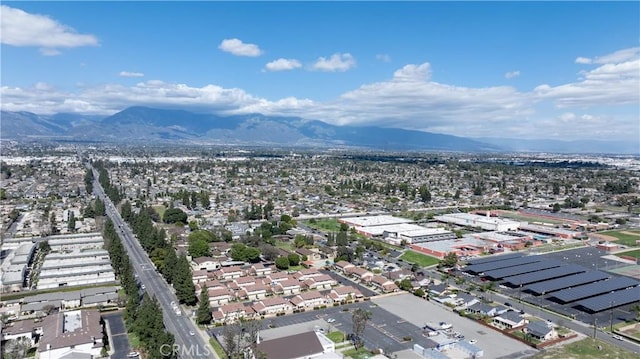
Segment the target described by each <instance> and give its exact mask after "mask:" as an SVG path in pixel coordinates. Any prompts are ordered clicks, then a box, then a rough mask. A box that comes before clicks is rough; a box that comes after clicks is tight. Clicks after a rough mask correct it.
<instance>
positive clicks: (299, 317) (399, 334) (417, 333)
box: [210, 301, 434, 353]
mask: <svg viewBox="0 0 640 359" xmlns="http://www.w3.org/2000/svg"><path fill="white" fill-rule="evenodd" d="M356 308H362V309H364V310H368V311H370V312H371V320H370V321H369V322H368V323H367V327H366V328H365V331H364V334H363V335H362V338H363V340H364V343H365V347H366V348H367V349H375V348H380V349H382V350H383V351H384V352H385V353H394V352H397V351H401V350H406V349H411V348H412V347H413V345H414V344H419V345H422V346H425V347H428V346H429V347H431V346H434V343H433V342H432V341H431V340H429V339H428V338H427V337H425V336H423V335H422V329H421V328H420V327H418V326H416V325H415V324H413V323H411V322H408V321H406V320H404V319H402V318H399V317H397V316H396V315H394V314H392V313H390V312H388V311H386V310H384V309H383V308H381V307H380V306H378V305H376V304H374V303H372V302H371V301H367V302H361V303H354V304H348V305H343V306H339V307H330V308H326V309H320V310H314V311H309V312H305V313H299V314H292V315H286V316H282V317H274V318H268V319H264V320H262V329H261V336H262V337H263V340H266V339H273V338H277V337H282V336H287V335H292V334H297V333H300V332H301V331H310V330H319V329H321V330H323V331H324V332H325V333H328V332H332V331H335V330H339V331H341V332H343V333H345V335H347V334H349V333H352V332H353V322H352V320H351V319H352V315H353V310H355V309H356ZM328 319H334V320H335V321H334V322H333V323H329V322H327V320H328ZM270 328H274V329H270ZM222 332H223V328H222V327H218V328H214V329H211V330H210V334H217V335H220V334H221V333H222ZM405 337H406V338H408V337H411V340H408V341H405V340H404V338H405Z"/></svg>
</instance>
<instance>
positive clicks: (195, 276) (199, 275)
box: [191, 269, 209, 284]
mask: <svg viewBox="0 0 640 359" xmlns="http://www.w3.org/2000/svg"><path fill="white" fill-rule="evenodd" d="M207 273H208V272H207V271H206V270H204V269H201V270H194V271H193V273H192V277H191V278H192V280H193V284H198V283H206V282H207V280H209V277H208V276H207Z"/></svg>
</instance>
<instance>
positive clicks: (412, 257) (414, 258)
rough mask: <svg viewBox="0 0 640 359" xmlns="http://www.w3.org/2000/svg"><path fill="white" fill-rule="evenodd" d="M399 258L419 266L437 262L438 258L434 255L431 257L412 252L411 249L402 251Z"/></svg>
mask: <svg viewBox="0 0 640 359" xmlns="http://www.w3.org/2000/svg"><path fill="white" fill-rule="evenodd" d="M400 259H402V260H404V261H407V262H409V263H416V264H417V265H419V266H420V267H428V266H431V265H434V264H438V263H439V262H440V260H439V259H438V258H435V257H431V256H428V255H425V254H422V253H418V252H414V251H412V250H408V251H406V252H404V253H403V254H402V255H401V256H400Z"/></svg>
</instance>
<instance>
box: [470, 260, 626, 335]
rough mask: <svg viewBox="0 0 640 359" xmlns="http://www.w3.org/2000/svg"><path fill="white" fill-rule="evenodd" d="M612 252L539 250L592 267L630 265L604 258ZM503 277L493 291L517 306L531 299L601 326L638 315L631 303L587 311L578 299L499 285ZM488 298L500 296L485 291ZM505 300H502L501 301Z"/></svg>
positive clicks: (611, 268)
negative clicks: (556, 298) (565, 300)
mask: <svg viewBox="0 0 640 359" xmlns="http://www.w3.org/2000/svg"><path fill="white" fill-rule="evenodd" d="M607 255H609V253H607V252H605V251H603V250H599V249H597V248H595V247H581V248H575V249H570V250H563V251H558V252H554V253H544V254H540V256H543V257H544V258H545V259H554V260H559V261H562V262H564V263H567V264H578V265H581V266H583V267H585V268H589V269H591V270H600V271H604V272H607V271H610V270H613V269H616V268H620V267H625V266H628V265H629V264H628V263H624V262H620V261H616V260H612V259H608V258H603V257H604V256H607ZM465 279H466V280H469V281H472V282H474V283H476V284H477V285H479V286H481V285H483V284H486V283H487V282H483V281H481V280H480V278H478V277H468V276H465ZM499 284H500V281H498V282H496V285H495V287H494V289H493V290H494V291H498V292H500V293H501V294H503V295H506V296H509V297H511V298H512V299H511V300H508V301H509V303H511V304H513V306H514V307H515V308H517V309H524V308H523V306H522V305H521V304H519V301H520V300H522V301H523V302H527V303H530V304H532V305H535V306H537V307H541V308H545V309H549V310H551V311H554V312H556V313H561V314H564V315H566V316H568V317H573V318H575V319H577V320H579V321H581V322H583V323H587V324H593V323H594V321H595V322H597V323H599V326H601V327H602V326H610V325H611V324H612V323H613V324H614V325H615V324H617V323H620V322H624V321H630V320H633V319H634V318H635V313H634V312H632V311H631V306H632V305H631V304H629V305H625V306H621V307H617V308H613V310H611V311H610V310H605V311H602V312H599V313H594V314H591V313H586V312H583V311H581V310H578V309H576V308H573V307H572V306H573V305H575V303H569V304H559V303H556V302H554V301H551V300H548V299H547V298H548V297H550V296H551V295H550V294H547V295H541V296H535V295H533V294H530V293H527V292H526V291H521V289H520V288H508V287H504V286H500V285H499ZM485 296H487V298H488V299H493V300H496V301H497V300H498V296H495V297H496V298H493V297H494V295H493V294H492V293H490V292H489V293H488V294H485ZM500 304H503V303H500ZM530 314H534V315H536V314H538V313H530Z"/></svg>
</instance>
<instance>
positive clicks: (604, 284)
mask: <svg viewBox="0 0 640 359" xmlns="http://www.w3.org/2000/svg"><path fill="white" fill-rule="evenodd" d="M638 284H640V282H638V281H637V280H635V279H631V278H627V277H614V278H611V279H609V280H605V281H601V282H595V283H591V284H586V285H581V286H579V287H574V288H569V289H563V290H561V291H559V292H557V293H555V294H553V295H552V296H551V297H553V298H556V299H558V300H560V301H561V302H563V303H569V302H573V301H576V300H578V299H583V298H588V297H594V296H596V295H598V294H602V293H607V292H611V291H614V290H618V289H623V288H627V287H633V286H636V285H638Z"/></svg>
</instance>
